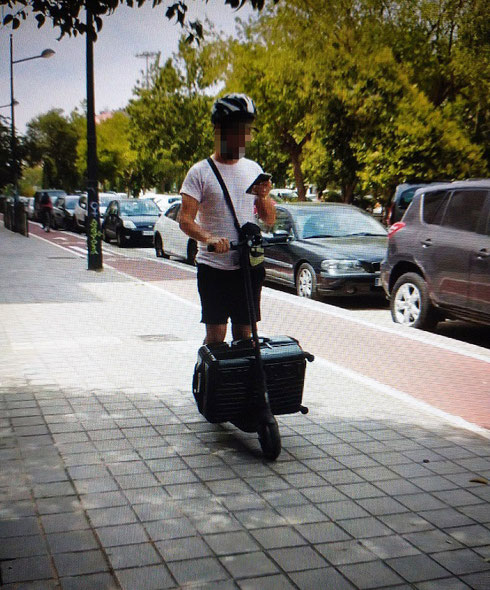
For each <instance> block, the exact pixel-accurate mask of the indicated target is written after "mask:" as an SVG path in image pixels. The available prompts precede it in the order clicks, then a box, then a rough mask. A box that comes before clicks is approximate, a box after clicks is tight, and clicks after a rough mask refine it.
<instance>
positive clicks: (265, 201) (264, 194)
mask: <svg viewBox="0 0 490 590" xmlns="http://www.w3.org/2000/svg"><path fill="white" fill-rule="evenodd" d="M271 188H272V183H271V181H270V180H269V181H268V182H263V183H262V184H258V185H257V187H255V190H254V193H255V194H256V195H257V197H256V199H255V206H256V207H257V214H258V216H259V217H260V219H262V221H263V222H264V223H265V224H266V225H274V223H275V221H276V207H275V205H274V201H273V200H272V199H271V198H270V197H269V193H270V191H271Z"/></svg>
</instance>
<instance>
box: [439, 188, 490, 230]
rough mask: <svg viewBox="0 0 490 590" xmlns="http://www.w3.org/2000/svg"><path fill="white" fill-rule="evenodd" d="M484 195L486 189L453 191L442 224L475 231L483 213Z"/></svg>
mask: <svg viewBox="0 0 490 590" xmlns="http://www.w3.org/2000/svg"><path fill="white" fill-rule="evenodd" d="M486 197H487V191H484V190H460V191H455V192H454V193H453V194H452V196H451V200H450V201H449V205H448V207H447V210H446V214H445V215H444V221H443V225H444V226H446V227H453V228H455V229H460V230H463V231H471V232H475V231H476V230H477V228H478V223H479V221H480V218H481V215H482V213H483V207H484V205H485V200H486Z"/></svg>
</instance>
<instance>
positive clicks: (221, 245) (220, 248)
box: [206, 237, 230, 254]
mask: <svg viewBox="0 0 490 590" xmlns="http://www.w3.org/2000/svg"><path fill="white" fill-rule="evenodd" d="M206 243H207V250H208V252H216V253H217V254H224V253H225V252H228V251H229V249H230V240H229V239H228V238H219V237H216V238H215V237H213V238H209V240H207V242H206Z"/></svg>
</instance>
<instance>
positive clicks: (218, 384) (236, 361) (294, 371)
mask: <svg viewBox="0 0 490 590" xmlns="http://www.w3.org/2000/svg"><path fill="white" fill-rule="evenodd" d="M260 340H261V346H260V350H261V355H262V360H263V364H264V369H265V373H266V379H267V391H268V394H269V401H270V406H271V410H272V413H273V414H275V415H278V414H293V413H295V412H299V411H300V410H301V402H302V398H303V385H304V379H305V367H306V359H308V360H312V359H313V357H312V356H311V355H310V354H309V353H307V352H304V351H303V349H302V348H301V347H300V345H299V344H298V341H297V340H295V339H294V338H290V337H289V336H276V337H275V338H261V339H260ZM198 355H199V359H198V362H197V364H196V367H195V371H194V381H193V391H194V397H195V398H196V401H197V405H198V408H199V411H200V412H201V414H203V416H204V417H205V418H206V419H207V420H208V421H209V422H227V421H233V420H236V419H240V418H243V417H247V415H249V414H250V412H253V409H254V405H255V403H256V399H257V386H256V371H255V357H254V349H253V347H252V341H251V340H243V341H239V342H237V343H231V344H228V343H226V342H224V343H222V344H214V345H209V346H208V345H204V346H201V348H200V349H199V353H198ZM310 357H311V358H310Z"/></svg>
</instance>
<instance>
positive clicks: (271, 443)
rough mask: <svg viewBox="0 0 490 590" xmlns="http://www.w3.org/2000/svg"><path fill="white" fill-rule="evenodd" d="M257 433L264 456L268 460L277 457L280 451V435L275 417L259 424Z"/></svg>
mask: <svg viewBox="0 0 490 590" xmlns="http://www.w3.org/2000/svg"><path fill="white" fill-rule="evenodd" d="M258 435H259V442H260V446H261V448H262V452H263V453H264V457H265V458H266V459H269V460H270V461H274V460H275V459H277V458H278V457H279V454H280V453H281V435H280V433H279V426H278V425H277V422H276V419H275V418H273V422H266V423H265V424H261V425H260V426H259V428H258Z"/></svg>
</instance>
